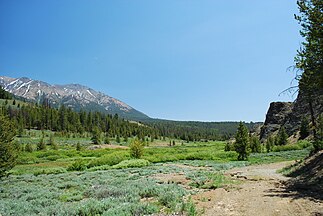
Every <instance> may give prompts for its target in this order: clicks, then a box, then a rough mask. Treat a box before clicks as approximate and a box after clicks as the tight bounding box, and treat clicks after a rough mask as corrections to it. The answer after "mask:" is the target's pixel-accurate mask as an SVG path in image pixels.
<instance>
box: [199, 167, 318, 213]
mask: <svg viewBox="0 0 323 216" xmlns="http://www.w3.org/2000/svg"><path fill="white" fill-rule="evenodd" d="M290 163H291V162H279V163H272V164H263V165H255V166H247V167H239V168H234V169H231V170H228V171H227V172H226V175H228V176H230V177H231V178H237V179H240V180H242V181H241V184H239V185H236V186H234V187H232V188H219V189H215V190H211V191H206V192H203V193H200V194H197V195H194V197H193V199H194V200H195V202H196V203H197V207H198V208H199V209H202V212H203V215H207V216H209V215H210V216H211V215H212V216H214V215H224V216H225V215H264V216H267V215H268V216H272V215H277V216H278V215H299V216H306V215H309V216H310V215H311V216H312V215H323V202H322V200H317V199H313V198H310V197H306V196H304V195H300V194H298V193H297V192H295V191H289V190H288V189H287V188H286V186H285V184H284V183H285V182H286V181H288V179H289V178H288V177H285V176H283V175H281V174H279V173H277V172H276V171H277V170H279V169H281V168H283V167H285V166H286V165H289V164H290Z"/></svg>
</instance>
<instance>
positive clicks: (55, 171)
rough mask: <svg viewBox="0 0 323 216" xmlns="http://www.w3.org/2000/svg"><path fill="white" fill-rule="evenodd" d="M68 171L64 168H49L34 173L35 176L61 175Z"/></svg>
mask: <svg viewBox="0 0 323 216" xmlns="http://www.w3.org/2000/svg"><path fill="white" fill-rule="evenodd" d="M66 172H67V170H66V169H65V168H62V167H57V168H49V169H42V170H37V171H35V172H34V175H35V176H38V175H43V174H46V175H48V174H59V173H66Z"/></svg>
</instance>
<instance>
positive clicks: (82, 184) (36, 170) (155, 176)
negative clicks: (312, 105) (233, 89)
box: [0, 131, 309, 216]
mask: <svg viewBox="0 0 323 216" xmlns="http://www.w3.org/2000/svg"><path fill="white" fill-rule="evenodd" d="M42 135H44V137H45V139H44V142H45V143H48V140H49V137H50V133H49V132H46V133H45V134H44V132H43V133H42V132H40V131H28V132H27V135H25V136H23V137H20V138H17V139H16V141H15V142H16V144H17V145H19V146H21V149H23V148H24V147H25V145H27V144H28V143H29V144H30V145H31V146H32V148H33V149H34V151H32V152H26V151H23V150H21V152H20V153H19V157H18V164H17V165H16V166H15V167H14V168H13V169H12V170H11V171H10V175H9V176H8V177H6V178H3V179H2V181H1V182H0V213H1V215H118V216H119V215H153V214H158V213H162V214H170V213H179V214H184V215H199V214H201V213H202V212H203V210H198V209H196V207H195V205H194V202H193V201H192V200H191V198H190V196H191V195H193V194H196V193H199V192H201V191H204V190H210V189H215V188H219V187H229V186H230V185H231V184H238V182H234V181H232V180H230V179H229V178H228V177H226V176H225V175H224V171H225V170H228V169H231V168H233V167H238V166H247V165H250V164H256V163H257V164H258V163H271V162H278V161H286V160H297V159H301V158H304V157H305V156H306V155H308V151H309V150H308V149H306V148H303V149H300V150H289V149H285V150H286V151H279V152H270V153H256V154H251V155H250V158H249V160H248V161H237V153H236V152H233V151H229V152H225V151H224V146H225V142H221V141H209V142H190V143H186V142H182V141H180V140H174V141H175V145H172V146H170V145H169V143H173V142H172V141H173V140H168V139H166V140H154V141H153V142H147V143H146V147H145V149H144V154H143V156H142V157H141V159H134V158H131V156H130V149H129V148H128V147H127V146H128V145H129V143H130V142H131V139H129V140H127V142H126V141H124V140H122V142H120V143H117V142H116V141H115V140H114V139H111V142H110V143H111V144H104V145H101V147H99V146H98V145H92V144H91V140H90V138H88V137H86V136H85V137H77V136H73V135H71V136H69V137H63V136H54V141H55V143H56V144H57V146H58V148H56V149H55V150H54V149H52V146H51V145H48V144H47V145H46V150H38V151H37V150H36V146H37V143H38V142H39V141H40V139H41V138H40V137H41V136H42ZM77 143H79V144H80V146H81V149H78V150H77V149H76V146H77Z"/></svg>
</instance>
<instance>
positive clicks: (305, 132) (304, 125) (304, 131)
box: [299, 117, 310, 140]
mask: <svg viewBox="0 0 323 216" xmlns="http://www.w3.org/2000/svg"><path fill="white" fill-rule="evenodd" d="M308 125H309V122H308V120H307V118H305V117H304V118H302V121H301V127H300V131H299V135H300V137H299V139H301V140H303V139H305V138H306V137H308V136H309V135H310V127H309V126H308Z"/></svg>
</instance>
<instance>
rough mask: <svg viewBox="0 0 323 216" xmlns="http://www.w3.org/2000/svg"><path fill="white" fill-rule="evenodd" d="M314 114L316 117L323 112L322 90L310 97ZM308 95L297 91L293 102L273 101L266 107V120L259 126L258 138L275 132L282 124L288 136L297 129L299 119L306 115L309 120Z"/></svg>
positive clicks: (299, 122) (264, 137)
mask: <svg viewBox="0 0 323 216" xmlns="http://www.w3.org/2000/svg"><path fill="white" fill-rule="evenodd" d="M312 104H313V111H314V116H315V118H317V117H318V116H319V115H320V114H322V113H323V91H320V92H317V93H316V95H315V96H313V97H312ZM310 116H311V115H310V109H309V103H308V97H307V96H306V95H305V94H304V93H299V94H298V96H297V99H296V100H295V101H294V102H292V103H291V102H273V103H271V104H270V107H269V109H268V112H267V115H266V120H265V123H264V125H263V126H262V128H261V132H260V138H261V139H262V140H263V139H266V138H267V137H268V136H270V135H272V134H275V133H277V131H278V130H279V128H280V127H281V126H284V127H285V129H286V132H287V133H288V135H289V136H291V135H294V134H296V133H297V132H298V131H299V128H300V124H301V120H302V118H303V117H306V118H308V119H309V120H310Z"/></svg>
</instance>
